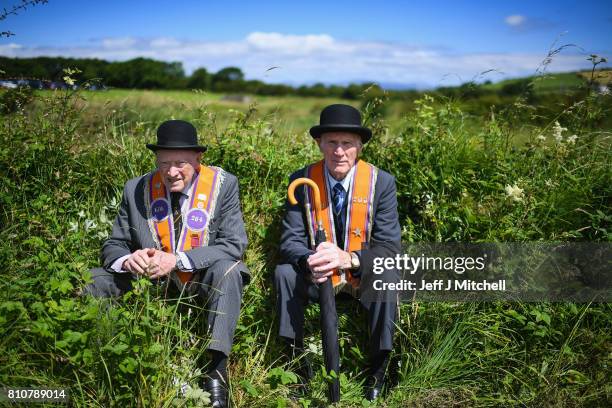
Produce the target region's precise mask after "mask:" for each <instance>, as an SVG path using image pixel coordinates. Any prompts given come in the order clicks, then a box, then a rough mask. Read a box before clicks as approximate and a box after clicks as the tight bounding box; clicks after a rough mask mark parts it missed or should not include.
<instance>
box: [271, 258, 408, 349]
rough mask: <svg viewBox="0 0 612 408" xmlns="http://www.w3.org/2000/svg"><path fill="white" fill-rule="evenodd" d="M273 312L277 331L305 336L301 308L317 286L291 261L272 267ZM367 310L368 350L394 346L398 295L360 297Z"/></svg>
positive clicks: (313, 299)
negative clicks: (387, 297) (274, 308)
mask: <svg viewBox="0 0 612 408" xmlns="http://www.w3.org/2000/svg"><path fill="white" fill-rule="evenodd" d="M274 286H275V289H276V313H277V316H278V318H279V335H280V336H281V337H287V338H289V339H298V340H303V338H304V309H305V307H306V306H307V305H308V303H309V302H318V298H319V295H318V289H317V287H316V285H314V284H313V283H311V282H310V281H309V280H307V278H306V277H305V276H304V275H303V274H301V273H299V272H298V271H297V270H296V269H295V267H294V266H293V265H291V264H281V265H278V266H277V267H276V270H275V271H274ZM359 302H360V303H361V306H362V307H363V308H364V309H365V310H366V311H367V313H368V330H369V333H370V354H371V355H374V354H376V353H378V352H379V351H383V350H391V349H392V348H393V334H394V332H395V321H396V319H397V297H394V298H393V297H392V298H389V299H387V300H386V301H383V302H381V301H367V300H362V299H360V300H359Z"/></svg>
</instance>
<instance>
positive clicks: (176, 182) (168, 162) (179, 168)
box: [156, 150, 202, 192]
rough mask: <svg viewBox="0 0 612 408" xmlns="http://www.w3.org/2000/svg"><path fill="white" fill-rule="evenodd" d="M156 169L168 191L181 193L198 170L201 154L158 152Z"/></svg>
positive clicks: (174, 151)
mask: <svg viewBox="0 0 612 408" xmlns="http://www.w3.org/2000/svg"><path fill="white" fill-rule="evenodd" d="M156 153H157V154H156V155H157V160H156V161H157V168H158V169H159V170H160V171H161V174H162V176H163V177H164V182H165V183H166V186H168V188H170V191H172V192H176V191H183V190H184V189H185V187H187V186H188V185H189V184H190V183H191V180H193V175H194V174H195V173H196V171H198V170H199V169H200V159H201V158H202V153H200V152H195V151H193V150H158V151H157V152H156Z"/></svg>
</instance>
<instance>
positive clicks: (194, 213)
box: [145, 166, 222, 283]
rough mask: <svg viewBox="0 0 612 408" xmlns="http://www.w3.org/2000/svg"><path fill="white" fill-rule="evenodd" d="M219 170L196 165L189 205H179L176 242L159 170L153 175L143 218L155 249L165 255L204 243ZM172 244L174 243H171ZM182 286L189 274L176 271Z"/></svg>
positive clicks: (168, 194) (149, 183)
mask: <svg viewBox="0 0 612 408" xmlns="http://www.w3.org/2000/svg"><path fill="white" fill-rule="evenodd" d="M220 173H221V169H219V168H216V167H208V166H200V171H199V173H197V174H196V175H195V176H194V180H193V182H192V185H191V194H190V198H189V206H188V207H187V208H186V205H185V204H184V203H183V205H182V206H181V213H182V219H183V228H182V230H181V232H180V237H179V239H178V242H177V240H176V237H175V236H174V235H175V234H174V220H173V217H172V210H171V208H170V198H169V197H170V192H169V191H166V190H167V189H166V186H165V184H164V181H163V177H162V175H161V173H160V172H159V171H155V172H153V173H152V174H151V175H150V177H149V182H148V183H147V185H146V188H145V203H146V204H147V205H146V208H147V219H148V222H149V227H150V230H151V233H152V234H153V240H154V241H155V244H156V245H157V248H158V249H159V250H162V251H164V252H168V253H172V254H173V253H176V252H185V251H189V250H190V249H193V248H199V247H201V246H206V245H207V244H208V225H209V222H210V219H211V217H212V214H214V211H215V205H216V202H217V196H218V194H219V187H220V185H221V178H222V177H221V175H220ZM175 243H176V244H175ZM176 274H177V276H178V277H179V279H180V280H181V282H183V283H187V282H189V280H191V278H192V277H193V273H190V272H181V271H177V272H176Z"/></svg>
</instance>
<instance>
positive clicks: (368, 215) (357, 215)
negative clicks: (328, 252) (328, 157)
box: [304, 160, 378, 288]
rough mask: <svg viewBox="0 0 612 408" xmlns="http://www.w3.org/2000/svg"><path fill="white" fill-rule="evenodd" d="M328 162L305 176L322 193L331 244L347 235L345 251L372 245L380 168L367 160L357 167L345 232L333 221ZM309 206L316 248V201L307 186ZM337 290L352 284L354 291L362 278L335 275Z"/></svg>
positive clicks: (314, 166)
mask: <svg viewBox="0 0 612 408" xmlns="http://www.w3.org/2000/svg"><path fill="white" fill-rule="evenodd" d="M324 166H325V164H324V161H323V160H321V161H319V162H317V163H315V164H312V165H310V166H308V167H307V168H306V172H305V177H308V178H309V179H312V180H313V181H314V182H315V183H316V184H317V186H319V190H320V191H321V209H322V214H321V216H322V218H323V219H322V221H323V228H324V229H325V235H326V237H327V241H328V242H331V243H334V244H336V243H337V242H338V240H337V239H336V237H337V236H338V234H344V248H343V249H344V250H345V251H347V252H352V251H359V250H361V247H362V243H364V242H369V241H370V237H371V235H372V215H373V202H374V186H375V185H376V178H377V176H378V169H377V168H376V167H374V166H372V165H371V164H369V163H366V162H365V161H363V160H359V161H358V162H357V164H356V165H355V167H356V168H355V174H354V176H353V181H352V183H351V187H350V189H349V191H348V195H347V197H348V198H349V201H348V206H347V214H346V225H345V226H344V231H336V230H335V227H334V222H333V219H334V218H333V217H334V216H333V212H332V206H331V205H329V203H331V202H332V199H331V195H330V194H331V193H330V192H331V188H330V186H329V185H328V183H327V177H325V169H324ZM304 187H305V188H304V192H305V197H306V202H307V203H309V204H310V205H309V206H308V207H307V211H306V219H307V221H308V234H309V237H310V246H311V248H312V249H314V246H315V234H314V231H315V214H314V208H315V206H314V199H313V197H312V194H310V189H309V188H306V186H304ZM332 283H333V285H334V287H336V286H338V285H340V284H343V283H349V284H350V285H351V286H352V287H353V288H357V287H358V286H359V279H358V278H354V277H353V276H352V275H351V272H350V271H344V270H337V271H334V274H333V275H332Z"/></svg>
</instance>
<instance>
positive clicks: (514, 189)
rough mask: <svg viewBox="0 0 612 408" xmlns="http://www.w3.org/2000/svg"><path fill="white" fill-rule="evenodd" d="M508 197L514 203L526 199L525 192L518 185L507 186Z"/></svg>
mask: <svg viewBox="0 0 612 408" xmlns="http://www.w3.org/2000/svg"><path fill="white" fill-rule="evenodd" d="M505 190H506V195H507V196H508V197H509V198H511V199H512V201H522V200H523V197H524V194H523V193H524V191H525V190H523V189H522V188H520V187H519V186H517V185H516V184H515V185H513V186H511V185H510V184H506V188H505Z"/></svg>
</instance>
